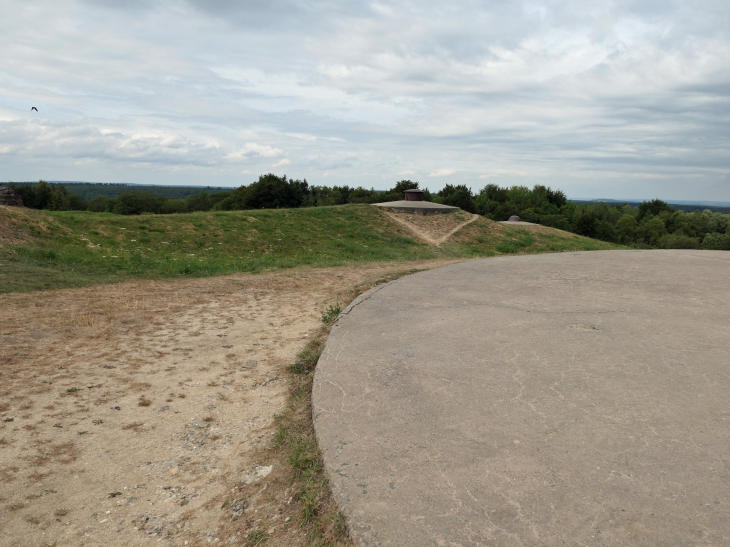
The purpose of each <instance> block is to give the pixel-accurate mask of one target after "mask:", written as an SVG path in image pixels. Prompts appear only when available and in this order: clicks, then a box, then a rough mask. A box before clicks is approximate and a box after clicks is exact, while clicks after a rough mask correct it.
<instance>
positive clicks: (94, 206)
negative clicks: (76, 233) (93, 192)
mask: <svg viewBox="0 0 730 547" xmlns="http://www.w3.org/2000/svg"><path fill="white" fill-rule="evenodd" d="M88 210H89V211H93V212H94V213H103V212H104V211H106V197H105V196H96V197H95V198H94V199H92V200H91V201H90V202H89V207H88Z"/></svg>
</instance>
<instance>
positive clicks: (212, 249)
mask: <svg viewBox="0 0 730 547" xmlns="http://www.w3.org/2000/svg"><path fill="white" fill-rule="evenodd" d="M17 211H19V212H18V213H16V214H15V215H13V212H14V211H12V208H9V207H8V208H2V209H0V223H4V224H5V225H8V224H9V225H12V226H13V228H14V229H17V230H20V231H22V232H24V233H25V234H27V235H28V236H30V237H29V238H26V240H24V241H21V242H20V243H19V244H16V245H3V246H0V280H1V283H0V292H25V291H31V290H42V289H53V288H62V287H80V286H85V285H91V284H98V283H108V282H115V281H122V280H126V279H140V278H146V279H155V278H180V277H207V276H214V275H224V274H229V273H235V272H247V273H256V272H261V271H264V270H271V269H281V268H291V267H294V266H315V267H323V266H339V265H345V264H352V263H358V262H373V261H405V260H407V261H411V260H424V259H431V258H435V257H437V256H438V252H437V251H436V250H435V249H433V248H432V247H431V246H429V245H426V244H423V243H419V242H416V241H414V240H412V239H410V238H408V237H405V236H403V230H402V229H401V228H400V227H399V226H397V225H395V224H394V223H393V222H392V221H390V219H388V218H387V217H386V216H385V215H384V214H383V213H382V212H380V211H379V210H378V209H377V208H375V207H370V206H367V205H345V206H336V207H318V208H307V209H281V210H257V211H230V212H215V213H210V212H202V213H187V214H175V215H144V224H140V219H141V218H142V217H140V216H121V215H112V214H110V213H91V212H77V211H74V212H69V211H55V212H49V211H34V210H28V209H22V210H17ZM21 212H22V213H21Z"/></svg>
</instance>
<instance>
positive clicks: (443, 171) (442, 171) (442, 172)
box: [428, 169, 459, 177]
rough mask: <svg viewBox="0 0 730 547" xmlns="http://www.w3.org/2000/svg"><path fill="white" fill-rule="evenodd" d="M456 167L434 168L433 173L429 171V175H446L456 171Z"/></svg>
mask: <svg viewBox="0 0 730 547" xmlns="http://www.w3.org/2000/svg"><path fill="white" fill-rule="evenodd" d="M458 171H459V170H458V169H436V171H434V172H433V173H429V174H428V176H429V177H448V176H449V175H453V174H454V173H456V172H458Z"/></svg>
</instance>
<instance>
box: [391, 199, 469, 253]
mask: <svg viewBox="0 0 730 547" xmlns="http://www.w3.org/2000/svg"><path fill="white" fill-rule="evenodd" d="M381 210H382V211H383V213H384V214H386V215H388V217H390V218H391V219H393V220H394V221H395V222H397V223H399V224H400V225H402V226H405V227H406V228H407V229H408V230H410V231H411V233H413V234H414V235H415V236H416V237H417V238H418V239H420V240H422V241H425V242H426V243H429V244H431V245H435V246H436V247H438V246H439V245H441V244H442V243H444V242H446V241H447V240H448V239H449V238H450V237H451V236H452V235H454V234H455V233H456V232H458V231H459V230H461V229H462V228H463V227H464V226H466V225H468V224H471V223H472V222H474V221H475V220H477V219H478V218H480V217H479V215H473V214H469V213H466V212H464V211H461V210H460V211H456V212H454V213H448V214H439V215H428V216H424V215H417V214H414V213H402V212H398V211H393V210H392V209H390V210H389V209H386V208H381Z"/></svg>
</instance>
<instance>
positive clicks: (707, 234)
mask: <svg viewBox="0 0 730 547" xmlns="http://www.w3.org/2000/svg"><path fill="white" fill-rule="evenodd" d="M10 187H11V188H13V189H14V190H15V191H16V192H18V194H19V195H20V196H21V198H22V200H23V204H24V205H25V206H26V207H32V208H36V209H48V210H53V211H63V210H77V211H84V210H88V211H95V212H108V213H114V214H121V215H139V214H144V213H154V214H170V213H187V212H194V211H233V210H245V209H277V208H298V207H321V206H326V205H343V204H347V203H382V202H387V201H397V200H401V199H403V192H405V191H406V190H409V189H413V188H418V187H419V183H418V182H414V181H410V180H401V181H399V182H397V183H396V184H395V186H394V187H393V188H391V189H390V190H387V191H385V192H378V191H376V190H374V189H369V190H368V189H366V188H363V187H357V188H352V187H350V186H332V187H328V186H316V185H309V183H308V182H307V180H306V179H304V180H298V179H287V177H286V176H283V177H278V176H276V175H274V174H271V173H269V174H266V175H261V176H260V177H259V179H258V181H256V182H254V183H252V184H249V185H244V186H241V187H239V188H236V189H235V190H232V191H223V192H215V193H208V192H206V191H202V192H199V193H196V194H193V195H189V196H188V197H187V198H186V199H169V198H166V197H164V196H159V195H155V194H153V193H151V192H144V191H131V192H125V193H122V194H120V195H118V196H115V197H110V198H107V197H105V196H97V197H95V198H93V199H91V200H87V199H85V198H84V197H83V196H80V195H78V194H75V193H73V192H69V191H68V190H67V189H66V188H65V187H64V186H63V185H59V184H49V183H47V182H45V181H40V182H38V183H37V184H34V185H28V184H23V185H13V184H12V183H11V184H10ZM423 192H424V199H426V200H427V201H433V202H436V203H442V204H444V205H452V206H455V207H460V208H461V209H463V210H465V211H468V212H471V213H478V214H480V215H484V216H486V217H488V218H490V219H492V220H497V221H500V220H507V219H508V218H509V217H510V216H512V215H518V216H520V218H521V219H522V220H524V221H527V222H534V223H538V224H542V225H544V226H551V227H554V228H558V229H561V230H565V231H569V232H573V233H576V234H579V235H584V236H587V237H592V238H595V239H601V240H603V241H610V242H615V243H622V244H625V245H629V246H633V247H636V248H664V249H699V248H702V249H720V250H730V231H728V226H729V225H730V215H727V214H722V213H713V212H711V211H709V210H705V211H699V210H697V211H694V212H686V211H681V210H676V209H675V208H673V207H672V206H671V205H669V204H667V203H666V202H664V201H661V200H659V199H655V200H652V201H645V202H643V203H641V204H639V205H638V206H632V205H629V204H611V205H609V204H607V203H582V204H576V203H574V202H572V201H568V199H567V197H566V195H565V193H563V192H562V191H561V190H552V189H551V188H548V187H545V186H542V185H536V186H534V187H533V188H532V189H530V188H528V187H526V186H512V187H510V188H507V187H504V188H503V187H500V186H498V185H496V184H488V185H486V186H485V187H484V188H482V189H481V190H480V191H479V192H478V193H476V194H475V193H473V192H472V190H471V188H468V187H467V186H466V185H450V184H447V185H446V186H445V187H444V188H443V189H442V190H441V191H439V192H437V193H436V192H434V193H431V192H430V191H429V190H428V189H423Z"/></svg>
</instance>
